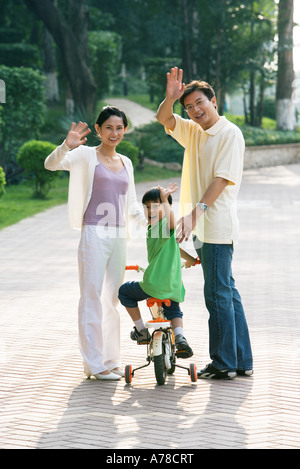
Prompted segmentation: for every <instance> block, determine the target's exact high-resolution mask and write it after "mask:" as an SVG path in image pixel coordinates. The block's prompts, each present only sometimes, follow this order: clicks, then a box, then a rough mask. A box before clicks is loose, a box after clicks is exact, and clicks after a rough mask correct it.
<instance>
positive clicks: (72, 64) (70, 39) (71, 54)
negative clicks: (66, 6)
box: [25, 0, 97, 118]
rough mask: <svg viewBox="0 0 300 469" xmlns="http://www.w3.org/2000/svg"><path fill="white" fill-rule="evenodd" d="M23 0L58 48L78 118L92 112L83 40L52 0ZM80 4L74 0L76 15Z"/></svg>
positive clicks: (91, 83)
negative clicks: (80, 39) (74, 31)
mask: <svg viewBox="0 0 300 469" xmlns="http://www.w3.org/2000/svg"><path fill="white" fill-rule="evenodd" d="M25 2H26V4H27V5H28V7H29V8H30V9H31V10H33V11H34V12H35V14H36V15H37V16H38V18H39V19H40V20H42V21H43V23H44V24H45V26H46V28H47V29H48V30H49V32H50V33H51V35H52V37H53V39H54V41H55V42H56V44H57V46H58V47H59V49H60V51H61V55H62V60H63V64H64V67H65V71H66V75H67V79H68V82H69V84H70V89H71V92H72V95H73V99H74V102H75V107H76V112H77V113H79V114H80V115H81V118H84V117H85V118H86V117H87V115H88V116H90V115H92V113H93V110H94V106H95V96H96V89H97V87H96V84H95V82H94V79H93V76H92V73H91V70H90V68H89V66H88V64H87V61H86V57H85V55H83V50H84V48H83V47H82V42H81V41H78V36H77V35H76V36H77V37H76V36H75V35H74V33H73V31H72V29H71V27H70V26H69V25H68V23H67V22H66V21H65V20H64V18H63V17H62V15H61V13H60V11H59V10H58V8H56V7H55V5H54V4H53V3H52V2H51V0H43V2H41V1H40V0H25ZM82 4H83V1H82V0H80V1H79V0H77V7H78V12H79V16H80V11H81V10H80V8H81V7H82ZM81 18H82V16H81ZM81 27H82V29H83V31H84V30H85V25H84V24H82V26H81ZM79 28H80V25H79V26H78V34H79V32H80V29H79Z"/></svg>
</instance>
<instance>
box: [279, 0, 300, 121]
mask: <svg viewBox="0 0 300 469" xmlns="http://www.w3.org/2000/svg"><path fill="white" fill-rule="evenodd" d="M293 18H294V0H280V1H279V8H278V72H277V85H276V120H277V128H278V129H279V130H294V128H295V123H296V121H295V105H294V102H293V99H292V94H293V88H292V83H293V81H294V64H293V26H294V24H293Z"/></svg>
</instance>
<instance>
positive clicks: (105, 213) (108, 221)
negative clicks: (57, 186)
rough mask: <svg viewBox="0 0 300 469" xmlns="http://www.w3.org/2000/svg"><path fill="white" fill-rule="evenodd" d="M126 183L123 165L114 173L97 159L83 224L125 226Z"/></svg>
mask: <svg viewBox="0 0 300 469" xmlns="http://www.w3.org/2000/svg"><path fill="white" fill-rule="evenodd" d="M128 183H129V178H128V174H127V171H126V168H125V166H124V167H123V168H122V169H121V171H119V172H117V173H115V172H114V171H111V170H110V169H109V168H107V167H106V166H105V165H104V164H102V163H101V162H100V161H99V164H98V165H97V166H96V167H95V174H94V181H93V189H92V196H91V199H90V201H89V204H88V206H87V209H86V211H85V214H84V217H83V224H84V225H102V226H125V225H126V221H125V203H126V194H127V190H128Z"/></svg>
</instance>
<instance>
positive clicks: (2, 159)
mask: <svg viewBox="0 0 300 469" xmlns="http://www.w3.org/2000/svg"><path fill="white" fill-rule="evenodd" d="M0 79H2V80H3V81H4V82H5V85H6V103H5V104H3V111H2V114H1V121H0V134H1V135H2V139H1V140H0V165H1V166H2V167H3V168H4V171H5V176H6V181H7V184H12V183H17V182H19V181H20V173H21V171H20V168H19V167H18V166H17V162H16V153H17V151H18V149H19V148H20V146H21V145H22V144H23V143H25V142H26V141H27V140H28V136H29V135H30V138H31V139H39V138H40V137H39V135H40V130H41V127H42V125H43V122H44V116H45V110H46V107H45V100H46V98H45V86H44V77H43V76H42V75H41V73H40V72H38V71H35V70H32V69H31V68H24V67H12V68H10V67H6V66H4V65H1V66H0ZM4 111H5V112H4Z"/></svg>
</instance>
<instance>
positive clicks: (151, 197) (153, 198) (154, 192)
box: [142, 187, 173, 205]
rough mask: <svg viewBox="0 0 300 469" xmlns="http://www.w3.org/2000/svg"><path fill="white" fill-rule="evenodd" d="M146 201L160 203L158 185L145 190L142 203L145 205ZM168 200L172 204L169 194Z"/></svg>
mask: <svg viewBox="0 0 300 469" xmlns="http://www.w3.org/2000/svg"><path fill="white" fill-rule="evenodd" d="M148 202H160V203H162V201H161V198H160V190H159V188H158V187H152V188H151V189H149V190H148V191H147V192H145V194H144V195H143V198H142V204H143V205H146V204H147V203H148ZM168 202H169V204H170V205H172V202H173V199H172V196H171V194H170V195H169V196H168Z"/></svg>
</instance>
